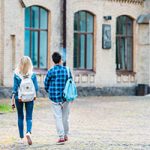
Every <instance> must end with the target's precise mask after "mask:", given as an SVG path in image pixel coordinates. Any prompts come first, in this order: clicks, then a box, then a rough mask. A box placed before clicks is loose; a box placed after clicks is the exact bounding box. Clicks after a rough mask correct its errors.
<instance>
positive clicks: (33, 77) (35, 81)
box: [32, 74, 39, 92]
mask: <svg viewBox="0 0 150 150" xmlns="http://www.w3.org/2000/svg"><path fill="white" fill-rule="evenodd" d="M32 81H33V84H34V87H35V91H36V92H37V91H38V90H39V87H38V82H37V77H36V74H33V76H32Z"/></svg>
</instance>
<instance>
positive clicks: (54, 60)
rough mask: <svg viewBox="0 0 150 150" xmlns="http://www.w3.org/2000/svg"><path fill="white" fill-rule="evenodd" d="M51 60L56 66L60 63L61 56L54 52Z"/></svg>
mask: <svg viewBox="0 0 150 150" xmlns="http://www.w3.org/2000/svg"><path fill="white" fill-rule="evenodd" d="M52 59H53V62H54V63H55V64H58V63H59V62H60V61H61V55H60V54H59V53H58V52H54V53H53V55H52Z"/></svg>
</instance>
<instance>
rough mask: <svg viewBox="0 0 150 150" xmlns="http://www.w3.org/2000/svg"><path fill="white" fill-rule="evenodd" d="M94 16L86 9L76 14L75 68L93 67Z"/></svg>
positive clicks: (90, 68)
mask: <svg viewBox="0 0 150 150" xmlns="http://www.w3.org/2000/svg"><path fill="white" fill-rule="evenodd" d="M93 39H94V16H93V15H92V14H91V13H89V12H86V11H79V12H77V13H75V15H74V68H75V69H87V70H92V69H93V51H94V45H93Z"/></svg>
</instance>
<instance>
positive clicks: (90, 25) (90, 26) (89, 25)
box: [87, 14, 94, 32]
mask: <svg viewBox="0 0 150 150" xmlns="http://www.w3.org/2000/svg"><path fill="white" fill-rule="evenodd" d="M93 19H94V18H93V16H92V15H91V14H87V32H93V29H94V27H93V25H94V24H93V23H94V20H93Z"/></svg>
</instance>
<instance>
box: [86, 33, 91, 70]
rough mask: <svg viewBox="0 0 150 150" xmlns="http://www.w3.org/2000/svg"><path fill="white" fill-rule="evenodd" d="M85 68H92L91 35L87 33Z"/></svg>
mask: <svg viewBox="0 0 150 150" xmlns="http://www.w3.org/2000/svg"><path fill="white" fill-rule="evenodd" d="M87 58H88V59H87V60H86V63H87V69H92V68H93V66H92V64H93V62H92V61H93V35H92V34H89V35H87Z"/></svg>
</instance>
